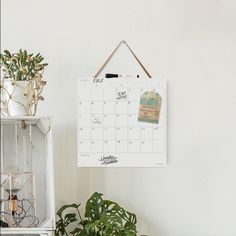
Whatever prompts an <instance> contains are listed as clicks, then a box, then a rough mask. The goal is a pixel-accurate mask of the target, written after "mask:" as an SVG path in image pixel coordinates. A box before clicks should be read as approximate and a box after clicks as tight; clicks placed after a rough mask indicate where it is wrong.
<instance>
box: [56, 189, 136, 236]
mask: <svg viewBox="0 0 236 236" xmlns="http://www.w3.org/2000/svg"><path fill="white" fill-rule="evenodd" d="M79 207H80V204H76V203H73V204H69V205H64V206H62V207H61V208H60V209H59V210H58V211H57V218H58V219H57V222H56V236H69V235H72V236H136V233H137V230H136V223H137V220H136V216H135V214H133V213H130V212H128V211H126V210H125V209H124V208H122V207H120V206H119V205H118V204H117V203H115V202H113V201H110V200H104V199H103V198H102V194H101V193H97V192H95V193H94V194H93V195H92V196H91V197H90V198H89V199H88V201H87V203H86V207H85V217H82V215H81V213H80V210H79Z"/></svg>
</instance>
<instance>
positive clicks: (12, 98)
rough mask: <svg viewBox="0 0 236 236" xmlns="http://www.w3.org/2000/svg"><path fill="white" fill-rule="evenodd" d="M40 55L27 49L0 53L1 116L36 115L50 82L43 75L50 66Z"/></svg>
mask: <svg viewBox="0 0 236 236" xmlns="http://www.w3.org/2000/svg"><path fill="white" fill-rule="evenodd" d="M43 60H44V58H43V57H42V56H41V55H40V53H38V54H36V55H34V54H33V53H28V52H27V51H26V50H19V52H17V53H10V52H9V51H8V50H4V52H3V53H2V54H0V66H1V70H2V73H1V75H2V77H1V113H2V114H3V115H7V116H25V115H35V113H36V110H37V105H38V102H39V101H40V100H43V96H42V95H41V93H42V90H43V87H44V85H45V84H46V81H44V80H43V78H42V74H43V72H44V68H45V66H47V65H48V64H47V63H43Z"/></svg>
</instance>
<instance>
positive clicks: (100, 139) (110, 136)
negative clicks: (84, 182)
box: [78, 78, 167, 167]
mask: <svg viewBox="0 0 236 236" xmlns="http://www.w3.org/2000/svg"><path fill="white" fill-rule="evenodd" d="M166 99H167V85H166V81H165V80H160V79H154V78H151V79H144V78H138V79H137V78H125V79H124V78H109V79H107V78H89V79H80V80H79V81H78V166H79V167H159V166H165V165H166V163H167V153H166V150H167V147H166V146H167V142H166V141H167V137H166V121H167V104H166V103H167V100H166Z"/></svg>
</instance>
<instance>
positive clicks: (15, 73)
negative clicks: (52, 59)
mask: <svg viewBox="0 0 236 236" xmlns="http://www.w3.org/2000/svg"><path fill="white" fill-rule="evenodd" d="M43 60H44V58H43V57H42V56H41V55H40V53H38V54H37V55H35V56H34V54H33V53H30V54H29V53H28V52H27V51H26V50H22V49H20V50H19V52H17V53H13V54H11V53H10V52H9V51H8V50H4V53H2V54H0V66H1V68H2V71H3V75H4V78H6V79H8V78H11V79H14V81H19V80H20V81H24V80H33V79H34V78H35V77H36V76H40V75H42V73H43V71H44V68H45V66H47V65H48V64H47V63H43Z"/></svg>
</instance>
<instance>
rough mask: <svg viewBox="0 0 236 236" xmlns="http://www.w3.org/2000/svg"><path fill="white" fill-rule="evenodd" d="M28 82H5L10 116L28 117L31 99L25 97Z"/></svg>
mask: <svg viewBox="0 0 236 236" xmlns="http://www.w3.org/2000/svg"><path fill="white" fill-rule="evenodd" d="M27 83H28V81H16V82H14V83H12V81H10V80H5V81H4V87H5V89H6V90H7V93H6V94H5V99H6V104H7V108H8V115H9V116H28V115H30V114H29V113H30V111H29V110H28V105H29V98H28V97H27V96H26V95H25V88H26V86H27Z"/></svg>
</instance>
